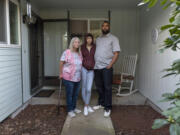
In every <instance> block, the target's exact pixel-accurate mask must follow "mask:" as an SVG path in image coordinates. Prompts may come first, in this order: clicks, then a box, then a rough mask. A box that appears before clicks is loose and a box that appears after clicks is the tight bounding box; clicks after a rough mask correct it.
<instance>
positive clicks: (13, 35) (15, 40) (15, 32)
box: [9, 1, 19, 44]
mask: <svg viewBox="0 0 180 135" xmlns="http://www.w3.org/2000/svg"><path fill="white" fill-rule="evenodd" d="M9 21H10V22H9V24H10V43H11V44H19V16H18V5H17V4H16V3H14V2H12V1H9Z"/></svg>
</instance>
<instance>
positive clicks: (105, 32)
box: [102, 30, 110, 35]
mask: <svg viewBox="0 0 180 135" xmlns="http://www.w3.org/2000/svg"><path fill="white" fill-rule="evenodd" d="M109 32H110V30H106V31H104V30H102V33H103V35H106V34H108V33H109Z"/></svg>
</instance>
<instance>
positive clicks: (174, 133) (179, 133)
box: [169, 123, 180, 135]
mask: <svg viewBox="0 0 180 135" xmlns="http://www.w3.org/2000/svg"><path fill="white" fill-rule="evenodd" d="M169 132H170V135H180V126H179V124H177V123H176V124H171V125H170V128H169Z"/></svg>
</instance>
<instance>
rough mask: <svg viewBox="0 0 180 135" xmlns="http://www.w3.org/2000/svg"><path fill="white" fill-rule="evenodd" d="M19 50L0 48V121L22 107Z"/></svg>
mask: <svg viewBox="0 0 180 135" xmlns="http://www.w3.org/2000/svg"><path fill="white" fill-rule="evenodd" d="M21 85H22V78H21V49H20V48H0V121H2V120H3V119H5V118H6V117H8V116H9V115H10V114H11V113H12V112H14V111H15V110H16V109H17V108H18V107H20V106H21V105H22V86H21Z"/></svg>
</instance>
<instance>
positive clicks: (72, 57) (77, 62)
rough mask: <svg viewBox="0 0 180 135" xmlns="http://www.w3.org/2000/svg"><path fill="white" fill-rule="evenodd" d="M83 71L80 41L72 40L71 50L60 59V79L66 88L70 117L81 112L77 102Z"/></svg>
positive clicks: (65, 52)
mask: <svg viewBox="0 0 180 135" xmlns="http://www.w3.org/2000/svg"><path fill="white" fill-rule="evenodd" d="M81 71H82V55H81V52H80V40H79V38H77V37H74V38H72V40H71V42H70V46H69V49H67V50H65V51H64V52H63V54H62V56H61V59H60V78H61V79H62V81H63V84H64V85H65V88H66V102H67V111H68V115H69V116H70V117H75V116H76V114H75V113H80V112H81V111H80V110H79V109H77V108H76V102H77V98H78V93H79V89H80V80H81Z"/></svg>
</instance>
